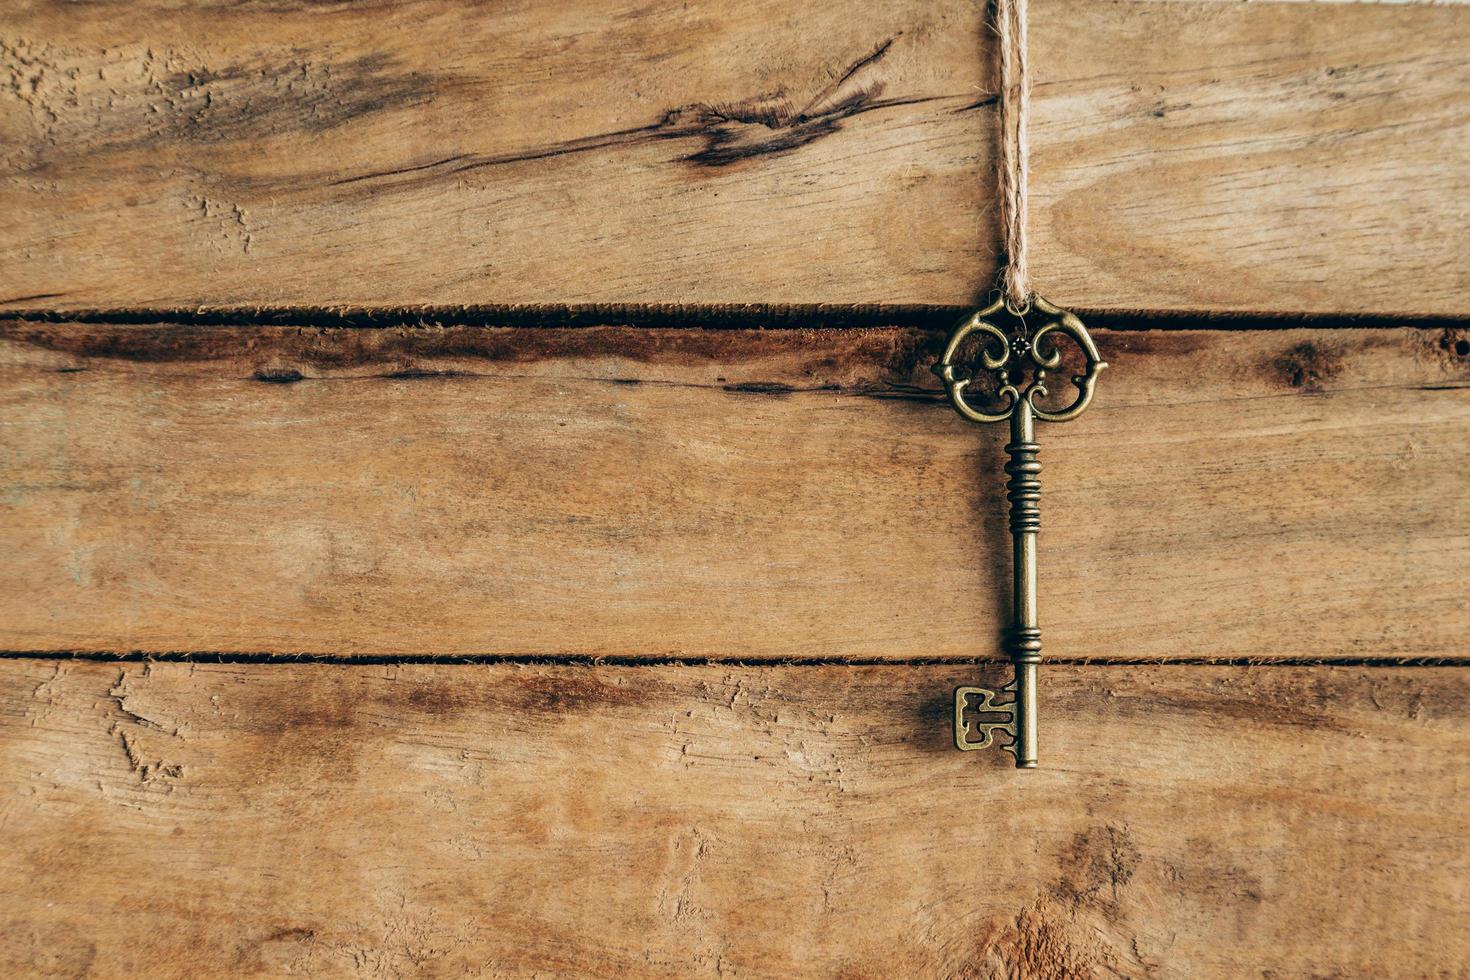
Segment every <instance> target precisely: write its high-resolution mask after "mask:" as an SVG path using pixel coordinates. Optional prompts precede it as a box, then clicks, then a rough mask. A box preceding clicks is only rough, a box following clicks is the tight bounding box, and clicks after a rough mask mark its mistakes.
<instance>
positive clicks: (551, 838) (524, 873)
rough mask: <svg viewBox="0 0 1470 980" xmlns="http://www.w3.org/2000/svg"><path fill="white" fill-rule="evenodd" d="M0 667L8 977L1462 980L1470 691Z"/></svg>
mask: <svg viewBox="0 0 1470 980" xmlns="http://www.w3.org/2000/svg"><path fill="white" fill-rule="evenodd" d="M969 676H970V675H969V674H967V673H966V671H965V670H964V669H961V668H958V667H953V666H951V667H942V668H934V667H929V668H914V667H899V666H888V667H881V668H851V667H840V666H833V667H784V668H731V667H702V668H699V667H652V668H650V667H621V668H617V667H596V668H592V667H576V666H562V667H516V666H508V665H500V666H484V665H481V666H427V665H424V666H418V667H414V666H390V667H382V666H375V667H365V666H364V667H346V666H323V665H271V666H262V665H258V664H256V665H234V666H226V665H214V666H195V665H190V664H172V665H153V666H151V667H147V666H143V665H137V664H133V665H126V666H117V665H111V664H100V663H64V662H63V663H48V662H38V661H14V660H12V661H6V662H4V663H0V785H3V786H4V787H5V798H4V810H3V816H4V826H5V834H6V839H7V842H8V846H7V847H5V848H0V872H3V873H0V908H3V913H0V915H3V917H4V920H5V927H4V928H3V929H0V966H3V968H4V972H5V973H6V975H9V976H17V975H22V974H25V975H38V974H45V975H55V976H61V975H67V976H73V975H79V974H82V973H87V974H89V975H95V976H150V977H194V976H222V975H231V976H239V975H270V976H284V975H311V976H342V975H349V974H350V975H361V974H364V973H370V974H372V975H380V976H400V975H413V976H463V975H476V976H496V977H529V976H577V977H626V976H637V977H647V976H653V977H665V976H666V977H674V976H680V977H686V976H699V977H702V976H711V977H713V976H749V977H790V976H798V975H800V976H843V977H894V976H905V977H958V976H967V977H968V976H973V977H996V978H999V977H1015V976H1034V977H1064V976H1065V977H1092V976H1098V977H1102V976H1107V977H1112V976H1130V977H1132V976H1155V977H1188V978H1191V980H1207V978H1215V977H1219V978H1235V977H1241V976H1247V975H1251V976H1255V975H1264V976H1374V977H1427V976H1436V977H1464V976H1465V975H1466V973H1465V969H1464V965H1465V963H1467V962H1470V929H1466V928H1465V926H1466V919H1465V884H1466V881H1467V880H1470V807H1467V804H1466V799H1467V798H1466V795H1465V788H1466V787H1465V767H1464V759H1465V757H1466V753H1467V752H1470V707H1467V706H1470V672H1466V671H1464V670H1460V669H1451V668H1420V669H1411V668H1398V669H1381V668H1379V669H1370V668H1324V667H1318V668H1275V667H1272V668H1254V669H1252V668H1238V667H1237V668H1221V667H1131V668H1123V667H1090V668H1082V667H1071V668H1056V669H1050V670H1048V671H1047V677H1046V704H1045V707H1046V712H1047V714H1046V721H1047V729H1046V753H1047V754H1046V758H1045V760H1044V762H1043V768H1042V769H1040V770H1038V771H1035V772H1027V773H1018V772H1016V771H1015V770H1014V769H1009V768H1006V767H1005V766H1004V763H1003V761H1002V760H1001V759H1000V758H998V757H996V756H989V757H977V755H974V754H961V753H958V752H955V751H954V750H953V748H951V747H949V745H948V738H949V735H948V718H947V711H948V709H947V707H946V705H947V701H948V691H949V688H950V687H952V686H953V685H955V684H956V683H959V682H963V681H965V680H967V679H969Z"/></svg>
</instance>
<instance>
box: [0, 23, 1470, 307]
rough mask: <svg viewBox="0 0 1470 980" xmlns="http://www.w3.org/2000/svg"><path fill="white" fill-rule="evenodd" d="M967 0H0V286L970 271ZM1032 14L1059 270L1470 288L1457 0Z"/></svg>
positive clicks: (535, 285) (1059, 285) (445, 286)
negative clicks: (472, 0) (123, 8)
mask: <svg viewBox="0 0 1470 980" xmlns="http://www.w3.org/2000/svg"><path fill="white" fill-rule="evenodd" d="M983 7H984V5H983V4H980V3H974V2H971V0H938V2H933V0H923V2H907V3H900V4H877V3H863V2H856V0H854V2H847V3H839V4H831V3H828V4H812V3H800V2H789V0H788V2H773V0H740V2H733V0H718V2H705V3H697V4H689V3H683V2H678V3H675V2H659V3H652V4H650V3H644V2H637V3H634V2H632V0H609V2H600V3H591V2H584V3H577V4H564V3H562V4H547V3H530V2H515V3H499V4H494V5H488V6H487V5H483V4H465V3H459V2H451V0H425V2H419V3H393V2H384V3H372V4H351V5H345V4H344V5H326V6H323V5H321V4H318V3H304V2H300V3H298V2H280V3H270V4H264V5H261V4H221V3H216V2H210V0H189V2H176V0H145V2H140V3H134V4H129V5H128V10H127V16H125V17H120V16H118V10H117V8H115V7H114V6H112V5H108V4H93V5H87V4H80V5H79V4H74V3H63V2H60V0H21V2H13V3H7V4H6V5H5V8H4V10H3V12H0V55H3V58H4V67H5V69H6V73H5V74H0V254H4V255H5V256H6V257H7V261H6V263H5V266H4V272H3V277H0V307H9V308H12V309H45V308H58V309H70V310H77V309H84V308H113V309H116V308H192V307H195V306H199V305H215V306H219V305H245V306H254V305H260V304H265V305H284V306H302V307H321V306H332V305H336V304H362V305H370V306H383V305H387V306H391V307H398V306H405V305H417V304H437V305H454V304H486V303H563V302H571V303H590V302H636V303H656V304H670V303H680V304H688V303H696V304H705V303H766V304H771V303H775V304H782V303H792V304H810V303H835V304H848V303H863V302H875V303H936V304H964V303H969V302H971V301H973V300H974V299H975V298H976V297H977V295H978V294H979V293H981V292H983V291H984V287H985V284H986V283H987V282H988V280H989V279H990V277H991V275H992V273H993V272H994V270H995V227H994V225H995V217H994V176H993V173H994V170H993V161H992V158H991V140H992V129H993V116H992V113H993V104H992V101H991V99H990V97H989V94H988V92H987V88H988V86H989V84H990V81H989V59H990V55H991V53H992V52H990V50H989V48H988V47H987V45H988V41H987V37H988V35H987V34H986V31H985V29H984V28H983V27H982V24H981V20H980V18H981V15H982V10H983ZM1031 11H1032V32H1031V36H1032V39H1033V55H1034V66H1035V71H1036V75H1037V79H1038V84H1037V87H1036V91H1035V95H1034V109H1033V113H1032V119H1033V127H1034V130H1033V134H1032V135H1033V146H1034V161H1033V162H1034V173H1033V181H1032V201H1033V207H1032V216H1033V229H1032V230H1033V234H1032V241H1033V242H1034V243H1035V255H1034V261H1033V267H1034V269H1035V270H1036V274H1037V276H1038V284H1039V286H1040V288H1041V289H1042V290H1043V292H1045V293H1046V294H1048V295H1050V296H1051V297H1052V298H1053V299H1056V300H1058V301H1062V302H1064V303H1066V304H1069V305H1073V306H1081V307H1086V308H1090V309H1129V310H1137V309H1146V310H1254V311H1266V312H1281V311H1316V312H1376V313H1384V314H1395V315H1399V314H1410V313H1439V314H1443V315H1449V316H1466V315H1470V265H1467V263H1465V262H1464V260H1463V259H1464V255H1465V254H1466V252H1467V251H1470V204H1467V202H1470V160H1467V157H1466V155H1465V154H1464V153H1463V152H1462V151H1463V147H1464V146H1465V145H1466V143H1467V141H1470V100H1466V99H1465V98H1464V93H1465V92H1466V90H1467V89H1470V11H1467V10H1466V9H1465V8H1464V7H1456V6H1451V7H1443V6H1423V7H1404V6H1387V7H1383V6H1376V5H1344V4H1249V5H1246V4H1219V3H1208V2H1179V3H1167V4H1159V3H1148V2H1143V3H1128V2H1119V3H1106V4H1100V3H1094V2H1091V0H1038V2H1035V3H1033V4H1032V8H1031Z"/></svg>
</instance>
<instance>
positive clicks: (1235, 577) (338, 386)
mask: <svg viewBox="0 0 1470 980" xmlns="http://www.w3.org/2000/svg"><path fill="white" fill-rule="evenodd" d="M942 336H943V334H942V333H936V332H928V331H925V330H920V329H873V330H827V331H814V330H774V331H739V330H677V329H638V328H617V327H606V328H580V329H545V330H525V329H518V330H501V329H486V328H469V327H463V328H461V327H452V328H434V327H401V328H384V329H324V328H308V327H280V326H274V327H241V328H235V327H218V326H217V327H199V326H179V325H168V324H160V325H146V326H105V325H101V326H99V325H89V324H79V323H72V324H43V323H27V322H16V321H11V322H8V323H3V324H0V417H3V418H4V420H5V423H4V428H3V434H4V436H3V438H4V447H5V451H4V453H3V454H0V540H3V544H4V550H5V552H6V554H7V555H8V556H9V559H8V560H7V561H6V562H4V563H0V649H9V650H20V651H26V650H77V649H80V650H99V651H129V650H146V651H153V652H162V651H225V652H230V651H234V652H261V653H293V652H305V653H313V654H322V655H355V654H383V655H388V654H496V655H505V654H515V655H538V656H557V655H565V654H572V655H582V656H627V657H641V656H663V657H671V656H672V657H722V658H755V659H759V658H788V657H838V658H906V659H909V658H930V657H937V658H976V657H988V656H993V655H997V654H998V650H997V638H998V634H999V631H1000V628H1001V626H1002V625H1003V623H1004V622H1005V618H1006V615H1007V612H1006V609H1007V601H1008V599H1007V590H1008V588H1009V581H1010V578H1009V561H1010V557H1009V556H1010V550H1009V539H1008V537H1007V532H1006V528H1005V502H1004V499H1003V494H1002V486H1003V480H1004V475H1003V474H1002V473H1001V472H1000V464H1001V463H1002V461H1003V453H1002V451H1001V447H1002V446H1003V444H1004V442H1005V439H1006V435H1005V433H1004V432H1003V431H1001V428H1003V427H985V428H980V427H974V426H971V425H968V424H966V423H964V422H963V421H961V420H960V419H959V418H958V417H957V416H956V415H955V414H954V412H953V411H952V409H950V408H949V407H948V405H947V404H945V403H943V402H942V401H941V400H940V398H939V395H938V393H937V391H936V385H937V382H936V380H935V379H934V378H933V376H932V375H931V374H930V373H929V371H928V370H927V368H928V366H929V365H930V364H931V363H932V362H933V358H934V354H935V350H936V347H937V346H938V345H939V344H940V342H941V338H942ZM1099 337H1100V344H1101V346H1102V348H1103V351H1104V353H1105V355H1106V356H1107V358H1108V360H1109V361H1110V362H1111V363H1112V365H1113V367H1112V369H1111V370H1110V371H1109V372H1108V373H1107V375H1106V376H1105V377H1104V378H1103V381H1102V383H1101V386H1100V391H1099V394H1098V396H1097V400H1096V402H1095V404H1094V406H1093V407H1092V408H1091V409H1090V410H1089V411H1088V413H1087V414H1086V415H1084V416H1083V417H1082V418H1081V419H1079V420H1077V421H1075V422H1072V423H1068V424H1065V425H1046V426H1042V428H1041V430H1040V433H1039V435H1040V442H1041V444H1042V451H1041V461H1042V463H1043V465H1044V467H1045V469H1044V471H1043V473H1042V483H1043V497H1042V535H1041V595H1042V596H1043V597H1044V601H1043V606H1042V610H1041V613H1042V627H1043V629H1044V632H1045V641H1046V644H1047V645H1046V652H1047V653H1048V655H1050V656H1053V657H1064V658H1118V659H1127V658H1143V659H1176V658H1276V657H1289V658H1358V657H1463V656H1465V655H1466V645H1465V636H1466V635H1467V631H1470V597H1467V595H1466V593H1465V590H1464V588H1463V581H1464V576H1463V571H1464V569H1465V568H1466V567H1467V565H1470V497H1467V495H1466V493H1465V492H1464V491H1465V474H1466V473H1467V472H1470V386H1467V384H1466V382H1467V381H1470V335H1466V334H1464V333H1463V332H1457V331H1454V330H1445V331H1427V330H1410V329H1402V330H1337V331H1321V330H1314V331H1269V332H1268V331H1245V332H1220V331H1189V330H1179V331H1155V332H1146V331H1140V332H1134V331H1110V332H1109V331H1101V332H1100V333H1099Z"/></svg>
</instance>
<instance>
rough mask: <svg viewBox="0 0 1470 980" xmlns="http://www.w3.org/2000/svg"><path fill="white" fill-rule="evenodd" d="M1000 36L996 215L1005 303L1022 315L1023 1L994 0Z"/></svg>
mask: <svg viewBox="0 0 1470 980" xmlns="http://www.w3.org/2000/svg"><path fill="white" fill-rule="evenodd" d="M995 29H996V33H997V34H998V35H999V36H1000V86H999V87H1000V215H1001V249H1002V252H1003V254H1004V256H1005V267H1004V269H1003V271H1002V273H1001V285H1002V288H1003V290H1004V292H1005V298H1006V303H1007V304H1008V305H1009V306H1010V307H1011V308H1012V309H1015V310H1025V309H1026V308H1027V307H1028V306H1029V305H1030V302H1031V269H1030V266H1029V264H1028V257H1027V251H1026V250H1027V243H1026V217H1027V216H1026V207H1027V203H1026V181H1027V175H1028V171H1029V169H1030V161H1029V157H1030V153H1031V148H1030V144H1029V142H1028V141H1027V137H1026V115H1027V103H1028V102H1029V101H1030V98H1031V73H1030V71H1029V69H1028V67H1027V64H1026V0H995Z"/></svg>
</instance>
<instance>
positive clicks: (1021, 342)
mask: <svg viewBox="0 0 1470 980" xmlns="http://www.w3.org/2000/svg"><path fill="white" fill-rule="evenodd" d="M1033 311H1035V312H1039V313H1041V314H1042V315H1043V316H1044V317H1045V318H1046V319H1045V321H1044V322H1043V323H1042V325H1041V326H1039V327H1037V328H1036V329H1035V330H1030V329H1028V327H1027V324H1026V317H1027V316H1028V315H1029V314H1030V313H1032V312H1033ZM1002 312H1004V313H1006V314H1007V315H1009V316H1010V317H1011V318H1012V319H1014V320H1015V321H1016V323H1017V327H1016V329H1014V330H1013V331H1011V332H1010V333H1007V332H1006V331H1004V330H1002V329H1001V328H1000V327H999V326H997V325H996V324H995V322H994V320H995V319H996V318H997V317H998V315H999V314H1001V313H1002ZM974 334H981V335H982V336H983V342H982V344H981V347H980V363H981V365H982V366H983V367H984V369H985V370H987V371H990V372H992V373H993V374H994V376H995V380H996V382H997V388H996V392H995V393H996V395H997V396H998V397H1001V398H1004V399H1005V400H1006V403H1005V406H1004V407H1003V408H1002V409H1001V410H1000V411H995V412H987V411H985V410H983V409H980V408H976V407H975V406H974V405H972V404H971V403H970V402H969V400H968V399H966V398H965V395H964V392H965V389H966V388H967V387H969V385H970V382H971V381H973V380H974V379H975V375H974V374H973V373H964V369H963V368H961V367H959V366H958V365H956V363H955V358H956V356H957V355H958V354H959V350H960V347H961V346H962V345H963V344H964V342H965V341H966V340H967V339H969V338H970V337H971V336H972V335H974ZM1058 335H1061V336H1066V337H1069V338H1071V340H1072V341H1073V342H1074V343H1076V344H1077V346H1078V347H1079V348H1081V350H1082V354H1083V357H1085V358H1086V367H1085V368H1084V369H1083V372H1082V373H1081V374H1078V375H1073V377H1072V384H1073V385H1074V386H1075V387H1076V388H1077V397H1076V398H1075V399H1074V400H1073V401H1072V404H1070V405H1068V406H1067V407H1066V408H1062V409H1056V410H1052V409H1047V408H1045V407H1043V406H1042V405H1041V404H1039V402H1038V400H1039V399H1040V398H1043V397H1045V396H1046V395H1047V394H1048V389H1047V386H1046V372H1047V371H1053V370H1055V369H1056V368H1058V367H1060V366H1061V363H1062V353H1061V351H1060V350H1059V349H1058V348H1057V347H1056V345H1055V342H1054V341H1055V338H1056V336H1058ZM1107 366H1108V364H1107V362H1106V361H1104V360H1103V359H1102V355H1101V354H1099V353H1098V350H1097V345H1096V344H1094V343H1093V342H1092V336H1091V335H1090V334H1089V333H1088V332H1087V328H1086V327H1084V326H1083V325H1082V321H1081V320H1079V319H1078V318H1077V316H1076V315H1075V314H1073V313H1070V312H1068V311H1067V310H1064V309H1062V308H1061V307H1059V306H1055V305H1053V304H1051V303H1049V302H1047V301H1046V300H1044V299H1042V298H1041V297H1040V296H1035V297H1032V299H1031V302H1030V303H1029V304H1028V307H1027V309H1025V310H1016V309H1014V308H1012V307H1011V306H1010V305H1008V304H1007V303H1006V301H1005V300H1004V299H998V300H996V301H995V302H994V303H991V304H990V305H989V306H987V307H985V308H984V309H983V310H977V311H976V312H974V313H972V314H970V316H968V317H966V318H965V319H964V320H962V321H960V324H959V326H957V327H956V328H955V330H954V332H953V333H951V334H950V336H949V342H948V343H947V344H945V347H944V354H943V355H942V356H941V357H940V358H939V361H938V363H936V364H935V365H934V368H933V370H934V373H935V374H937V375H939V377H940V378H941V379H942V380H943V381H944V387H945V389H946V390H947V391H948V392H949V400H950V401H951V402H952V403H953V404H954V407H955V409H956V410H957V411H958V412H959V413H960V414H961V415H963V416H964V417H965V418H967V419H969V420H970V421H972V422H1004V421H1005V420H1006V419H1009V418H1010V417H1011V416H1012V415H1013V414H1014V413H1015V411H1016V407H1017V406H1018V405H1020V404H1021V402H1023V401H1024V402H1026V403H1027V405H1028V406H1029V407H1030V410H1031V414H1032V415H1034V416H1035V417H1036V418H1039V419H1042V420H1043V421H1046V422H1066V421H1069V420H1070V419H1074V418H1076V417H1077V416H1079V415H1081V414H1082V412H1083V410H1084V409H1086V408H1087V406H1088V403H1090V402H1091V401H1092V387H1093V385H1094V383H1096V381H1097V376H1098V375H1099V374H1100V373H1102V371H1103V369H1104V368H1106V367H1107ZM1015 368H1021V369H1026V370H1029V373H1030V377H1029V378H1027V379H1026V380H1025V381H1024V382H1021V385H1020V387H1017V384H1016V380H1015V379H1013V378H1012V377H1011V370H1012V369H1015Z"/></svg>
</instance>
